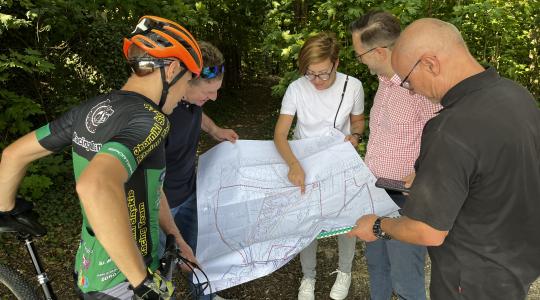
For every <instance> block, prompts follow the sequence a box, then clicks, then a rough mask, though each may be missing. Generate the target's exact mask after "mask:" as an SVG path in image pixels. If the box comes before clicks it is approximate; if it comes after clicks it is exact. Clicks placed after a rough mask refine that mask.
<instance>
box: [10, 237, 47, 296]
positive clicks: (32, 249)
mask: <svg viewBox="0 0 540 300" xmlns="http://www.w3.org/2000/svg"><path fill="white" fill-rule="evenodd" d="M17 239H18V240H19V241H21V242H23V243H24V245H25V246H26V251H27V252H28V254H29V255H30V258H31V259H32V264H33V265H34V269H35V271H36V278H37V281H38V283H39V285H40V286H41V289H42V291H43V295H44V296H45V299H46V300H56V299H57V298H56V295H55V294H54V291H53V289H52V286H51V282H50V281H49V278H48V277H47V273H46V272H45V270H44V269H43V265H42V263H41V259H40V258H39V255H38V252H37V249H36V246H35V245H34V240H33V239H32V236H30V235H29V234H22V233H19V234H17Z"/></svg>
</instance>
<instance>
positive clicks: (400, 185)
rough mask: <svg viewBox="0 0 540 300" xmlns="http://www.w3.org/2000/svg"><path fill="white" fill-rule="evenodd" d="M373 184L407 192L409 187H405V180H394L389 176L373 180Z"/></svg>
mask: <svg viewBox="0 0 540 300" xmlns="http://www.w3.org/2000/svg"><path fill="white" fill-rule="evenodd" d="M375 186H376V187H378V188H383V189H386V190H392V191H398V192H405V193H408V192H409V189H408V188H406V187H405V181H401V180H394V179H390V178H383V177H380V178H378V179H377V181H376V182H375Z"/></svg>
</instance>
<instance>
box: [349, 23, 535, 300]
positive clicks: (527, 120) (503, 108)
mask: <svg viewBox="0 0 540 300" xmlns="http://www.w3.org/2000/svg"><path fill="white" fill-rule="evenodd" d="M392 67H393V69H394V70H395V71H396V73H397V74H398V75H399V76H400V77H401V78H403V81H402V83H401V85H402V86H403V87H405V88H408V89H409V90H411V91H412V92H415V93H418V94H422V95H424V96H426V97H428V98H429V99H430V100H432V101H433V102H435V103H439V102H440V103H441V104H442V106H443V107H444V108H443V110H441V112H440V114H439V115H438V116H437V117H435V118H433V119H432V120H431V121H429V122H428V123H427V124H426V125H425V127H424V131H423V136H422V144H421V150H420V156H419V158H418V160H417V162H416V166H415V169H416V177H414V174H412V175H411V176H410V178H408V181H409V182H412V180H413V179H414V183H413V184H412V186H411V192H410V194H409V199H408V200H407V202H406V204H405V207H404V211H403V214H404V216H403V217H401V218H397V219H384V218H380V217H377V216H375V215H370V216H365V217H363V218H361V219H359V220H358V222H357V228H356V229H355V230H354V231H353V232H352V233H351V235H355V236H357V237H359V238H361V239H364V240H367V241H372V240H375V239H377V238H393V239H397V240H401V241H405V242H409V243H414V244H421V245H427V246H431V247H429V255H430V258H431V262H432V271H431V288H430V293H431V298H432V299H525V297H526V295H527V293H528V290H529V287H530V285H531V284H532V282H534V281H535V280H536V279H537V278H538V276H539V275H540V218H539V217H538V216H539V215H540V110H539V109H538V107H537V104H536V103H535V99H534V98H533V96H532V95H531V94H530V93H529V92H528V91H527V90H526V89H525V88H523V87H522V86H520V85H518V84H516V83H515V82H513V81H510V80H508V79H506V78H502V77H500V76H499V75H498V74H497V72H496V71H495V70H494V69H493V68H489V69H487V70H485V69H484V68H483V67H482V66H481V65H480V64H479V63H478V62H477V61H476V60H475V59H474V58H473V57H472V55H471V54H470V53H469V51H468V49H467V46H466V45H465V42H464V41H463V39H462V37H461V35H460V33H459V31H458V30H457V29H456V28H455V27H454V26H453V25H451V24H449V23H446V22H443V21H440V20H437V19H421V20H418V21H415V22H414V23H412V24H411V25H410V26H409V27H407V28H406V29H405V31H404V32H403V33H402V34H401V37H400V38H399V40H398V41H397V43H396V45H395V48H394V51H393V52H392ZM437 246H438V247H437Z"/></svg>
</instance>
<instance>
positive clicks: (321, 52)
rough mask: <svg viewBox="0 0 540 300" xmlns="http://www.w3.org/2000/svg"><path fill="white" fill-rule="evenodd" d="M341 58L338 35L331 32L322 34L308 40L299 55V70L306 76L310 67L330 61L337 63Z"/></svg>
mask: <svg viewBox="0 0 540 300" xmlns="http://www.w3.org/2000/svg"><path fill="white" fill-rule="evenodd" d="M338 57H339V44H338V42H337V39H336V35H335V34H334V33H331V32H321V33H319V34H317V35H314V36H312V37H310V38H308V39H307V40H306V42H305V43H304V46H302V49H300V53H299V54H298V69H299V71H300V74H305V73H306V72H307V69H308V67H309V65H311V64H316V63H320V62H322V61H324V60H326V59H330V61H331V62H332V63H335V62H336V61H337V60H338Z"/></svg>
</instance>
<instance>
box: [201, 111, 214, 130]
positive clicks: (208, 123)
mask: <svg viewBox="0 0 540 300" xmlns="http://www.w3.org/2000/svg"><path fill="white" fill-rule="evenodd" d="M216 128H217V125H216V123H214V121H212V119H210V117H208V116H207V115H206V114H205V113H204V112H203V113H202V118H201V129H202V130H203V131H204V132H206V133H208V134H212V133H213V132H214V131H215V129H216Z"/></svg>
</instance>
